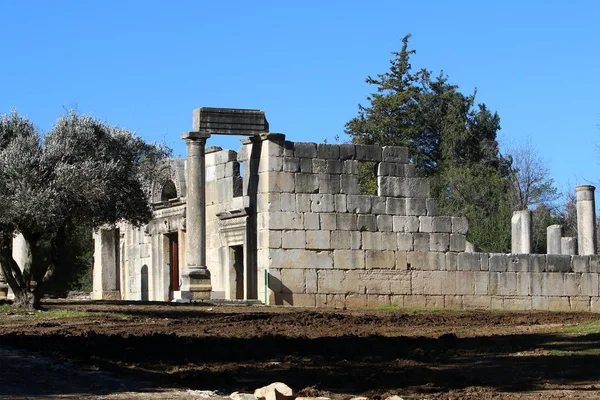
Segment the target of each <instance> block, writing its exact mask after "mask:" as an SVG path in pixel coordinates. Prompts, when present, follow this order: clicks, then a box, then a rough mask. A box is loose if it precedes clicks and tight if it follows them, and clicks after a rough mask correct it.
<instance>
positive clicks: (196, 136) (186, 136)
mask: <svg viewBox="0 0 600 400" xmlns="http://www.w3.org/2000/svg"><path fill="white" fill-rule="evenodd" d="M209 137H210V133H208V132H203V131H191V132H183V133H182V134H181V138H182V139H183V140H185V141H186V142H187V141H194V142H195V141H202V140H203V141H204V142H206V139H208V138H209Z"/></svg>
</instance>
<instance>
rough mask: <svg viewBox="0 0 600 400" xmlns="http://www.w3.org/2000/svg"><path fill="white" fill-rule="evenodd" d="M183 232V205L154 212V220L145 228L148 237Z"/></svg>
mask: <svg viewBox="0 0 600 400" xmlns="http://www.w3.org/2000/svg"><path fill="white" fill-rule="evenodd" d="M179 230H185V204H183V205H179V206H175V207H170V208H163V209H159V210H155V211H154V219H153V220H152V221H150V223H149V224H148V225H147V226H146V229H145V232H146V234H148V235H156V234H159V233H160V234H165V233H169V232H176V231H179Z"/></svg>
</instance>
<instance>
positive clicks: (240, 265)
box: [229, 246, 244, 300]
mask: <svg viewBox="0 0 600 400" xmlns="http://www.w3.org/2000/svg"><path fill="white" fill-rule="evenodd" d="M229 276H230V290H231V298H232V299H237V300H241V299H243V298H244V246H231V247H229Z"/></svg>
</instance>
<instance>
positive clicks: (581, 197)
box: [575, 185, 596, 256]
mask: <svg viewBox="0 0 600 400" xmlns="http://www.w3.org/2000/svg"><path fill="white" fill-rule="evenodd" d="M575 190H576V191H577V243H578V245H579V255H581V256H587V255H590V254H596V204H595V201H594V191H595V190H596V188H595V187H594V186H592V185H579V186H576V187H575Z"/></svg>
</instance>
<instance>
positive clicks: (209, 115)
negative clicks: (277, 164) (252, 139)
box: [193, 107, 269, 136]
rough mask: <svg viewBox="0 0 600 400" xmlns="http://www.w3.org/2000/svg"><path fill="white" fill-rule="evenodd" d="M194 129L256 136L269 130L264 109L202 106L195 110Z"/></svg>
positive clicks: (223, 133)
mask: <svg viewBox="0 0 600 400" xmlns="http://www.w3.org/2000/svg"><path fill="white" fill-rule="evenodd" d="M193 116H194V122H193V124H194V125H193V126H194V131H203V132H207V133H211V134H217V135H244V136H255V135H259V134H261V133H265V132H269V122H268V121H267V118H266V117H265V113H264V111H261V110H249V109H238V108H212V107H202V108H197V109H195V110H194V111H193Z"/></svg>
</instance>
